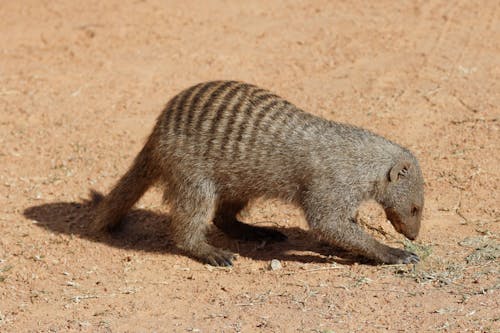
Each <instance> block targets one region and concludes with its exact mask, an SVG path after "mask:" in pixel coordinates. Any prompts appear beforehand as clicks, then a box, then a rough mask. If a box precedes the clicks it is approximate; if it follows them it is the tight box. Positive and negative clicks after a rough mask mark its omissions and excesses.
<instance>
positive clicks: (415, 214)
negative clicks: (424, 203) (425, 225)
mask: <svg viewBox="0 0 500 333" xmlns="http://www.w3.org/2000/svg"><path fill="white" fill-rule="evenodd" d="M417 214H418V207H417V206H413V207H412V208H411V215H413V216H417Z"/></svg>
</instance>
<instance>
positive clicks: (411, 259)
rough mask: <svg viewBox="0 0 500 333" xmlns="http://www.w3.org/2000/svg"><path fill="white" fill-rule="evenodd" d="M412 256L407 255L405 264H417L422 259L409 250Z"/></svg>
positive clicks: (404, 260)
mask: <svg viewBox="0 0 500 333" xmlns="http://www.w3.org/2000/svg"><path fill="white" fill-rule="evenodd" d="M409 253H410V256H408V257H406V258H405V259H403V264H415V263H417V262H419V261H420V258H419V257H418V256H417V255H416V254H415V253H412V252H409Z"/></svg>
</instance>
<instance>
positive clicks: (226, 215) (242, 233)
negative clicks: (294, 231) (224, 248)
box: [214, 201, 287, 242]
mask: <svg viewBox="0 0 500 333" xmlns="http://www.w3.org/2000/svg"><path fill="white" fill-rule="evenodd" d="M244 207H245V203H244V202H235V201H224V202H222V203H221V204H219V207H218V209H217V212H216V214H215V218H214V224H215V225H216V226H217V227H218V228H219V229H220V230H222V231H223V232H224V233H225V234H227V235H228V236H230V237H233V238H237V239H241V240H245V241H260V240H270V241H278V242H279V241H284V240H286V239H287V237H286V235H284V234H283V233H281V232H279V231H277V230H274V229H271V228H266V227H257V226H253V225H250V224H246V223H243V222H240V221H239V220H238V219H237V218H236V215H237V214H238V213H239V212H240V211H241V210H242V209H243V208H244Z"/></svg>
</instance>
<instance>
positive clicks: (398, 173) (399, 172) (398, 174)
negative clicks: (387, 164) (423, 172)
mask: <svg viewBox="0 0 500 333" xmlns="http://www.w3.org/2000/svg"><path fill="white" fill-rule="evenodd" d="M410 166H411V163H410V162H408V161H404V160H403V161H399V162H398V163H396V164H395V165H394V166H393V167H392V168H391V171H389V180H390V181H391V182H395V181H396V180H398V179H400V178H402V177H406V176H407V175H408V169H410Z"/></svg>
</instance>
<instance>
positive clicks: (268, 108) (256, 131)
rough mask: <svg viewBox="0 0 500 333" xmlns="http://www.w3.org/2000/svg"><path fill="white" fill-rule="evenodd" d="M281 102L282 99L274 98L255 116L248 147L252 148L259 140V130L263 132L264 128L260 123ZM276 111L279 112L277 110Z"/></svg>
mask: <svg viewBox="0 0 500 333" xmlns="http://www.w3.org/2000/svg"><path fill="white" fill-rule="evenodd" d="M279 103H280V99H275V100H272V101H271V102H270V103H269V104H267V105H265V106H264V107H262V108H261V110H260V111H259V113H258V114H257V116H256V117H255V121H254V123H253V124H252V131H251V132H250V140H249V142H248V147H249V148H250V149H251V148H252V147H253V145H254V144H255V142H256V141H257V136H258V135H259V132H262V129H261V128H260V123H261V122H262V120H263V119H264V117H266V116H267V115H269V113H270V112H271V110H272V109H273V108H274V107H275V106H276V105H278V104H279ZM275 113H277V112H276V111H275Z"/></svg>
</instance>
